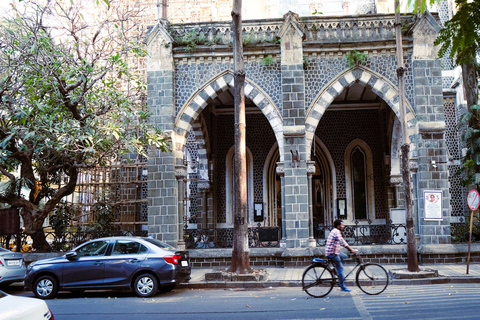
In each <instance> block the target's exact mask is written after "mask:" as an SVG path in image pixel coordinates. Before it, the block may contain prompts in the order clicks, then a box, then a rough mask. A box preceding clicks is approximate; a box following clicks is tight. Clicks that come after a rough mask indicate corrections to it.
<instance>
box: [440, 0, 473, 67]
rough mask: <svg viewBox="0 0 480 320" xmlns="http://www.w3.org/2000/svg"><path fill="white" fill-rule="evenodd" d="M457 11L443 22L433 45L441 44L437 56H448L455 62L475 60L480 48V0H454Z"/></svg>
mask: <svg viewBox="0 0 480 320" xmlns="http://www.w3.org/2000/svg"><path fill="white" fill-rule="evenodd" d="M455 3H456V5H457V8H458V11H457V12H456V13H455V15H454V16H453V17H452V19H451V20H450V21H447V22H446V23H445V26H444V28H443V29H442V30H441V31H440V35H439V36H438V38H437V39H436V40H435V45H441V47H440V50H439V52H438V56H439V57H443V56H445V54H446V53H447V52H448V50H449V49H450V50H451V51H450V55H449V57H450V58H452V59H455V61H456V63H457V64H462V63H470V62H471V61H475V60H476V58H477V55H478V53H479V48H480V1H473V2H468V1H467V0H456V1H455Z"/></svg>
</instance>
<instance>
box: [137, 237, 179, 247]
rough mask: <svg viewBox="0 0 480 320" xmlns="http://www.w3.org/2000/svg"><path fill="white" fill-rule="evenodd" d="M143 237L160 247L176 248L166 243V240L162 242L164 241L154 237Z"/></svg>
mask: <svg viewBox="0 0 480 320" xmlns="http://www.w3.org/2000/svg"><path fill="white" fill-rule="evenodd" d="M143 239H144V240H145V241H148V242H150V243H151V244H154V245H156V246H157V247H159V248H162V249H170V250H175V248H174V247H172V246H171V245H169V244H166V243H165V242H162V241H160V240H157V239H153V238H143Z"/></svg>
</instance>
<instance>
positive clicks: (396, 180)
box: [390, 176, 403, 186]
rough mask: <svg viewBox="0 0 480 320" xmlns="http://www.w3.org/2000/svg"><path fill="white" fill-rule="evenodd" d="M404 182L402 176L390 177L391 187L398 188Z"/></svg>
mask: <svg viewBox="0 0 480 320" xmlns="http://www.w3.org/2000/svg"><path fill="white" fill-rule="evenodd" d="M402 182H403V178H402V176H390V185H392V186H398V185H400V184H401V183H402Z"/></svg>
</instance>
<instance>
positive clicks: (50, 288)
mask: <svg viewBox="0 0 480 320" xmlns="http://www.w3.org/2000/svg"><path fill="white" fill-rule="evenodd" d="M57 292H58V283H57V280H56V279H55V278H54V277H52V276H48V275H45V276H41V277H39V278H38V279H37V280H36V281H35V285H34V286H33V293H34V294H35V296H36V297H37V298H40V299H52V298H53V297H55V295H56V294H57Z"/></svg>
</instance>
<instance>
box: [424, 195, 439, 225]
mask: <svg viewBox="0 0 480 320" xmlns="http://www.w3.org/2000/svg"><path fill="white" fill-rule="evenodd" d="M423 203H424V209H425V210H424V213H425V214H424V218H423V219H424V220H434V221H441V220H443V194H442V191H441V190H424V191H423Z"/></svg>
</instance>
